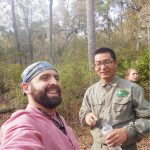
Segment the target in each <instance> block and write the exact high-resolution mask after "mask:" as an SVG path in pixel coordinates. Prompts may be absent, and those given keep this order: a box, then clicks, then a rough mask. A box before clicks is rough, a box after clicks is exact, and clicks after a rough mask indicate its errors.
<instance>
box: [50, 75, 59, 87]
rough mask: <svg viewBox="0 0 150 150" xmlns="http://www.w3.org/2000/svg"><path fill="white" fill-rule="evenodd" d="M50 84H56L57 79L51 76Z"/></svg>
mask: <svg viewBox="0 0 150 150" xmlns="http://www.w3.org/2000/svg"><path fill="white" fill-rule="evenodd" d="M50 84H51V85H56V84H58V81H57V80H56V79H55V78H54V77H52V78H51V79H50Z"/></svg>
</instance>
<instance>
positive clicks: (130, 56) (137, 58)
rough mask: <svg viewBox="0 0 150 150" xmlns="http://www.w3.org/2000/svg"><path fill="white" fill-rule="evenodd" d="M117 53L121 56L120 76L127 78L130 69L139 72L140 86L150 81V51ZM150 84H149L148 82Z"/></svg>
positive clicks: (119, 63)
mask: <svg viewBox="0 0 150 150" xmlns="http://www.w3.org/2000/svg"><path fill="white" fill-rule="evenodd" d="M119 53H121V52H120V51H117V54H118V55H119V57H118V58H119V60H118V74H119V75H120V76H122V77H124V76H125V71H126V70H127V69H129V68H135V69H137V70H138V72H139V75H140V76H139V84H141V85H143V83H145V82H147V81H149V73H150V72H149V62H150V58H149V54H150V50H149V49H144V50H140V51H132V52H131V51H130V52H129V51H124V53H122V54H119ZM147 83H148V82H147Z"/></svg>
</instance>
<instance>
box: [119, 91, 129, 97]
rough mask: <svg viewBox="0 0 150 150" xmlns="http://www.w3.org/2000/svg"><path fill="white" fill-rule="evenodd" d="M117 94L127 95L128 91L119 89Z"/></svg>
mask: <svg viewBox="0 0 150 150" xmlns="http://www.w3.org/2000/svg"><path fill="white" fill-rule="evenodd" d="M117 95H118V96H119V97H126V96H128V95H129V92H128V91H127V90H126V89H120V90H119V91H118V92H117Z"/></svg>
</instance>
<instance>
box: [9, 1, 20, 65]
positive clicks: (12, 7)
mask: <svg viewBox="0 0 150 150" xmlns="http://www.w3.org/2000/svg"><path fill="white" fill-rule="evenodd" d="M11 13H12V22H13V30H14V34H15V40H16V49H17V51H18V59H17V61H18V62H19V63H20V64H22V60H21V56H20V54H21V50H20V43H19V38H18V30H17V23H16V13H15V2H14V0H11Z"/></svg>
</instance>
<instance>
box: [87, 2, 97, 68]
mask: <svg viewBox="0 0 150 150" xmlns="http://www.w3.org/2000/svg"><path fill="white" fill-rule="evenodd" d="M86 7H87V34H88V58H89V66H90V68H92V65H93V53H94V51H95V49H96V35H95V15H94V0H86Z"/></svg>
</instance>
